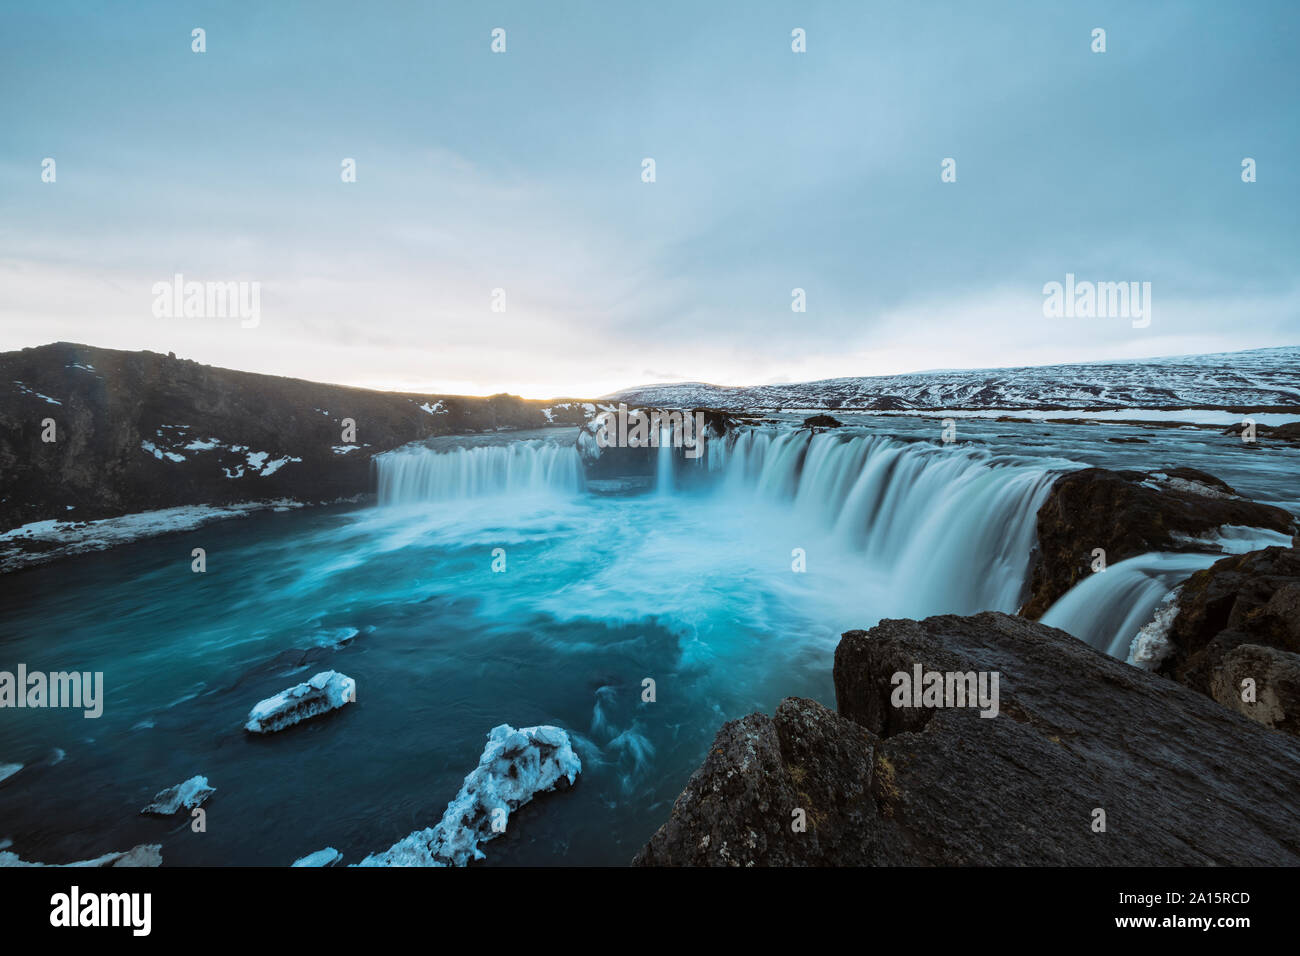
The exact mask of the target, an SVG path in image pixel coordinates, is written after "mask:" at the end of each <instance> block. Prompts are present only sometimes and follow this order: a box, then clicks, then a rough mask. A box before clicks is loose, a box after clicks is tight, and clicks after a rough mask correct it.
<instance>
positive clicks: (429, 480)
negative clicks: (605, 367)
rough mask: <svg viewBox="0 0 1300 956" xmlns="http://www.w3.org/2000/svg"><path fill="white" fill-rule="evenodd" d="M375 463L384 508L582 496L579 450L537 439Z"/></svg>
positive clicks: (406, 451) (385, 457)
mask: <svg viewBox="0 0 1300 956" xmlns="http://www.w3.org/2000/svg"><path fill="white" fill-rule="evenodd" d="M374 460H375V464H376V467H377V468H378V474H379V503H380V504H381V505H395V504H410V503H413V502H419V501H441V500H447V499H456V498H473V497H479V496H483V495H495V494H514V495H521V494H542V493H561V494H578V493H580V492H581V491H582V490H583V478H582V464H581V461H580V459H579V457H578V452H577V449H575V448H574V447H573V446H572V445H561V444H557V443H555V442H547V441H541V440H537V439H532V440H527V441H515V442H511V443H510V444H508V445H480V446H478V447H474V448H454V449H450V450H448V451H436V450H434V449H432V448H429V447H427V446H423V445H405V446H403V447H401V448H398V449H395V450H394V451H390V452H385V453H384V454H382V455H376V456H375V459H374Z"/></svg>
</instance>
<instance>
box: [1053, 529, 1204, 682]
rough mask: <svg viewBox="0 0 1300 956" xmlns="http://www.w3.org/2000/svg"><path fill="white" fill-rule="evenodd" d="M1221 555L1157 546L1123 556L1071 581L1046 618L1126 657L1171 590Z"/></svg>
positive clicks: (1120, 656) (1082, 638) (1055, 625)
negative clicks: (1158, 548) (1173, 551)
mask: <svg viewBox="0 0 1300 956" xmlns="http://www.w3.org/2000/svg"><path fill="white" fill-rule="evenodd" d="M1221 557H1223V555H1221V554H1164V553H1159V552H1152V553H1150V554H1140V555H1138V556H1137V557H1135V558H1129V559H1128V560H1126V561H1120V562H1118V563H1116V564H1112V565H1111V566H1110V567H1108V568H1107V569H1106V570H1105V571H1097V572H1096V573H1094V574H1093V575H1092V576H1090V577H1088V578H1085V579H1084V580H1083V581H1081V582H1079V583H1078V584H1076V585H1075V586H1074V587H1072V588H1071V589H1070V590H1069V591H1068V592H1066V594H1065V595H1064V596H1062V597H1061V599H1060V600H1058V601H1057V602H1056V603H1055V604H1053V605H1052V606H1051V607H1050V608H1048V609H1047V613H1046V614H1044V615H1043V616H1042V618H1041V620H1042V623H1044V624H1047V625H1050V626H1051V627H1059V628H1060V629H1061V630H1063V631H1067V632H1069V633H1070V634H1073V635H1074V636H1075V637H1077V638H1079V639H1080V640H1081V641H1084V642H1085V643H1087V644H1088V645H1090V646H1092V647H1095V648H1096V649H1097V650H1099V651H1105V652H1106V653H1107V654H1109V655H1111V656H1112V657H1118V658H1120V659H1121V660H1124V659H1126V658H1127V657H1128V652H1129V646H1130V645H1131V644H1132V643H1133V638H1134V637H1135V636H1136V635H1137V632H1138V631H1139V630H1140V629H1141V627H1142V625H1144V624H1146V623H1147V622H1148V621H1150V620H1151V618H1152V617H1153V616H1154V615H1155V612H1156V608H1157V607H1159V606H1160V602H1161V601H1163V600H1164V599H1165V597H1166V596H1167V595H1168V594H1169V592H1170V591H1172V590H1173V589H1174V588H1176V587H1177V586H1178V585H1179V584H1180V583H1182V582H1183V581H1184V580H1186V579H1187V577H1188V576H1189V575H1191V574H1193V573H1194V572H1196V571H1199V570H1201V569H1202V568H1208V567H1209V566H1210V565H1211V564H1213V563H1214V562H1215V561H1217V560H1219V558H1221Z"/></svg>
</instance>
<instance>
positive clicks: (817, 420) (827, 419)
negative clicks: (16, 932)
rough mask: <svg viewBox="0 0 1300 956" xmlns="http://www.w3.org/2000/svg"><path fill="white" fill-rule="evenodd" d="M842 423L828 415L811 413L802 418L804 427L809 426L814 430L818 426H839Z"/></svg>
mask: <svg viewBox="0 0 1300 956" xmlns="http://www.w3.org/2000/svg"><path fill="white" fill-rule="evenodd" d="M843 424H844V423H843V422H841V421H840V420H839V419H837V418H832V417H831V416H830V415H811V416H809V417H808V418H805V419H804V420H803V427H804V428H811V429H812V430H813V431H814V432H816V431H817V430H818V429H819V428H839V427H841V426H842V425H843Z"/></svg>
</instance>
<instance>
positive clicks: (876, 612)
mask: <svg viewBox="0 0 1300 956" xmlns="http://www.w3.org/2000/svg"><path fill="white" fill-rule="evenodd" d="M671 437H672V436H671V432H665V433H664V434H662V435H661V436H660V438H661V440H660V446H659V448H658V449H657V450H656V451H655V452H653V453H652V454H653V456H654V458H653V467H654V471H655V497H656V498H661V499H672V500H673V502H674V507H673V508H672V509H670V510H665V511H662V512H661V513H660V515H659V516H658V517H657V518H655V519H653V520H655V521H656V523H657V525H658V526H657V527H655V528H654V530H653V533H652V535H651V536H650V537H649V538H647V539H645V540H642V541H639V542H638V543H636V544H633V543H632V539H631V538H627V539H625V546H624V550H625V551H627V553H628V555H629V556H630V555H632V554H636V555H637V556H638V560H637V561H635V562H632V563H631V564H630V565H627V566H625V565H624V562H623V561H620V562H619V567H620V568H621V570H620V572H619V573H621V574H625V575H626V574H629V573H631V574H635V575H636V576H638V577H640V578H643V579H644V580H643V581H642V582H641V583H642V585H643V588H644V590H643V591H638V593H639V594H644V593H653V594H659V595H660V596H661V597H662V596H663V595H666V594H670V593H677V594H679V595H680V601H681V602H685V603H686V604H690V603H691V602H693V601H694V602H700V601H702V600H703V597H702V595H701V593H700V592H699V591H698V590H697V591H695V592H694V593H695V596H694V597H692V596H691V593H690V591H689V589H690V588H691V587H695V586H696V585H698V582H699V581H700V580H703V578H704V577H709V579H710V580H715V579H717V580H716V581H715V585H716V586H717V587H724V586H725V581H724V580H722V579H718V576H719V575H720V576H721V578H723V579H725V578H726V576H727V574H728V573H729V569H728V564H726V563H724V564H723V565H722V566H718V561H719V558H718V557H717V555H716V548H717V547H718V546H719V542H718V541H705V540H703V539H702V537H701V536H704V537H706V538H707V537H710V536H711V535H710V531H709V530H708V529H709V528H710V527H712V528H713V529H714V534H715V535H717V534H723V533H724V532H723V529H724V528H725V529H726V531H725V534H726V535H727V536H730V537H729V539H728V540H730V541H731V542H732V543H731V545H730V547H732V548H740V549H742V550H745V551H750V552H753V554H754V558H755V560H761V562H769V561H771V562H786V563H787V566H788V567H789V568H790V570H795V568H794V563H793V559H794V558H795V556H796V555H797V554H801V555H802V557H801V558H800V560H802V561H803V562H804V564H805V566H806V571H804V574H803V576H806V577H807V578H808V579H809V580H808V582H807V583H808V585H809V587H808V588H800V587H798V586H797V584H796V583H795V582H797V581H798V578H799V577H800V576H799V575H796V576H793V577H792V576H790V575H789V574H788V573H787V575H786V579H785V580H786V581H789V582H790V583H789V584H787V583H785V582H781V581H778V580H773V581H769V582H768V584H767V585H766V587H768V588H775V589H777V590H779V591H781V592H783V593H787V592H788V595H793V594H796V593H801V594H803V598H802V600H812V601H814V602H821V604H822V605H823V606H824V607H825V608H826V609H827V610H829V608H830V607H831V606H832V605H834V606H836V607H837V608H846V607H847V608H856V609H857V610H856V611H854V612H853V613H855V614H858V615H864V616H863V617H862V618H858V619H855V620H854V621H853V624H854V626H869V625H870V624H872V623H874V622H875V620H878V619H879V617H881V616H904V617H916V618H920V617H925V616H928V615H931V614H939V613H954V614H973V613H976V612H978V611H983V610H1001V611H1009V612H1014V611H1015V610H1017V608H1018V607H1019V606H1020V604H1021V603H1022V601H1023V600H1024V597H1025V595H1026V581H1027V577H1028V571H1029V563H1030V558H1031V555H1032V550H1033V548H1034V545H1035V542H1036V531H1037V515H1038V509H1039V507H1040V506H1041V505H1042V503H1043V500H1044V499H1045V498H1046V496H1047V494H1048V492H1049V491H1050V489H1051V484H1052V481H1053V480H1054V479H1055V477H1056V476H1057V475H1059V474H1060V473H1061V471H1063V470H1067V469H1069V468H1071V467H1078V466H1077V465H1075V464H1073V463H1070V462H1065V461H1062V460H1059V459H1047V458H1031V457H1018V456H1012V455H993V454H991V453H989V452H988V451H986V450H984V449H982V448H980V447H978V446H974V445H961V444H952V445H942V444H935V443H933V442H906V441H900V440H898V439H896V438H891V437H885V436H879V435H861V434H859V435H846V434H838V433H835V432H824V433H821V434H817V435H813V434H811V433H810V432H809V431H808V430H805V429H797V430H796V429H791V428H780V427H765V428H751V429H745V430H743V431H741V432H739V433H738V434H735V435H733V436H731V437H730V438H729V439H728V440H726V441H714V442H711V443H709V445H708V446H707V449H706V452H707V463H708V468H707V472H706V473H705V477H706V481H705V482H704V483H703V484H702V485H696V486H689V485H688V486H686V487H683V486H682V484H681V483H680V482H679V481H677V480H676V476H675V472H674V467H675V461H674V454H675V452H676V449H674V448H673V446H672V440H671ZM375 461H376V462H377V464H378V471H379V500H380V503H381V504H385V505H387V504H412V503H417V502H430V501H436V500H444V501H446V500H463V499H470V498H479V497H485V496H489V495H506V494H508V495H511V496H536V495H544V494H555V493H560V494H562V495H563V496H566V497H570V498H573V497H575V496H578V493H580V492H581V490H582V489H583V487H584V482H583V475H582V465H581V459H580V458H579V456H578V454H577V452H576V450H575V449H574V448H573V447H572V446H569V445H567V444H557V443H554V442H546V441H539V440H526V441H515V442H511V443H509V444H505V445H494V446H492V445H489V446H480V447H476V448H470V449H463V448H458V449H454V450H451V451H445V452H437V451H434V450H432V449H429V448H426V447H420V446H407V447H406V448H403V449H399V450H397V451H395V452H390V453H388V454H385V455H380V456H378V457H377V458H376V459H375ZM627 507H629V508H630V505H629V506H627ZM746 514H747V515H748V516H749V520H750V522H751V523H752V525H753V527H752V528H746V526H745V524H746V519H745V515H746ZM572 520H580V519H572ZM602 520H603V521H605V522H607V524H606V528H607V530H609V532H610V533H616V532H614V530H613V529H612V528H611V527H610V526H609V524H608V520H609V519H608V518H604V519H602ZM737 535H739V537H736V536H737ZM1272 538H1276V539H1278V540H1272V539H1270V538H1268V536H1267V534H1266V533H1264V532H1260V531H1258V529H1235V528H1229V529H1222V533H1221V534H1220V535H1219V536H1218V537H1217V538H1215V539H1214V540H1209V539H1207V540H1206V542H1205V544H1206V548H1205V551H1206V553H1201V554H1160V553H1152V554H1144V555H1140V556H1138V557H1135V558H1131V559H1129V560H1127V561H1123V562H1120V563H1118V564H1115V565H1112V566H1111V567H1110V568H1108V569H1107V570H1106V571H1104V572H1098V573H1097V574H1094V575H1092V576H1090V577H1089V578H1088V579H1086V580H1084V581H1082V582H1081V583H1080V584H1078V585H1076V586H1075V587H1074V588H1073V589H1072V590H1071V591H1070V592H1069V593H1067V594H1066V595H1064V596H1063V597H1062V598H1061V599H1060V600H1058V601H1057V602H1056V604H1054V605H1053V606H1052V607H1051V608H1050V609H1049V610H1048V611H1047V613H1046V614H1045V615H1044V616H1043V618H1042V620H1043V623H1045V624H1048V625H1051V626H1053V627H1059V628H1061V629H1062V630H1065V631H1068V632H1069V633H1071V634H1074V635H1075V636H1076V637H1078V638H1080V639H1081V640H1083V641H1085V642H1087V643H1088V644H1090V645H1091V646H1093V647H1095V648H1097V649H1098V650H1101V651H1104V652H1106V653H1108V654H1111V655H1113V656H1116V657H1120V658H1125V657H1127V655H1128V652H1129V648H1130V645H1131V643H1132V640H1133V638H1134V636H1135V635H1136V634H1137V632H1138V630H1139V629H1140V628H1141V627H1142V626H1143V625H1144V624H1146V623H1148V622H1149V621H1150V620H1151V618H1152V615H1153V614H1154V613H1155V611H1156V609H1157V608H1158V606H1159V605H1160V602H1161V601H1162V600H1164V599H1165V598H1166V597H1167V596H1168V594H1169V592H1170V591H1171V590H1172V589H1173V588H1174V587H1176V586H1177V585H1178V584H1179V583H1180V582H1181V581H1183V580H1184V579H1186V578H1187V577H1188V576H1189V575H1190V574H1192V573H1193V572H1194V571H1197V570H1199V569H1201V568H1204V567H1208V566H1209V565H1210V564H1212V563H1214V561H1215V560H1217V559H1218V558H1219V557H1221V556H1222V554H1221V551H1222V550H1228V551H1240V550H1243V549H1244V550H1250V549H1252V548H1254V547H1263V546H1265V545H1266V544H1276V543H1279V542H1282V543H1284V542H1285V536H1279V535H1273V536H1272ZM1238 539H1240V540H1238ZM651 541H653V542H656V544H655V546H654V552H653V554H654V557H651V552H650V551H647V550H643V549H644V548H645V546H646V544H647V543H648V542H651ZM778 549H782V550H778ZM616 550H617V547H616ZM1211 551H1213V552H1216V553H1210V552H1211ZM723 560H724V561H725V559H723ZM747 560H748V559H747ZM743 567H744V564H743V563H737V564H735V566H734V569H733V570H732V571H731V572H730V573H734V574H736V575H738V576H739V578H737V579H736V586H741V584H742V581H741V579H743V577H744V575H745V574H746V573H747V572H746V571H744V570H743ZM629 568H630V569H631V570H629ZM691 568H694V569H695V570H694V571H693V572H692V571H691V570H690V569H691ZM683 576H685V577H687V578H690V579H691V580H687V581H683V580H682V578H683ZM597 580H598V579H596V578H589V579H588V580H587V582H586V587H587V589H588V590H590V587H593V586H594V585H595V583H596V581H597ZM755 583H756V582H754V581H745V582H744V585H745V586H747V587H748V586H753V585H754V584H755ZM683 584H684V585H686V586H687V588H688V592H687V593H681V592H680V587H681V586H682V585H683ZM574 587H575V586H571V588H570V597H571V598H573V597H574V596H575V591H574ZM584 593H586V592H585V591H584ZM788 595H787V596H788ZM586 596H587V598H588V599H589V600H590V601H591V602H593V607H595V606H603V608H604V610H605V611H607V612H608V611H609V610H610V609H611V604H612V603H617V602H612V601H611V599H610V597H609V596H608V593H606V596H605V597H601V595H599V594H597V593H594V592H592V593H588V594H586ZM643 602H644V599H643V598H637V599H636V601H634V604H635V606H627V607H626V608H624V609H623V611H622V613H621V616H622V617H623V618H625V619H629V620H630V619H634V618H636V617H637V616H638V613H656V612H657V613H660V614H663V613H670V614H673V615H677V616H684V617H685V618H687V619H691V620H697V619H698V618H699V617H700V616H703V617H708V616H709V615H708V613H707V612H705V611H704V609H703V608H702V607H697V608H696V611H699V612H701V613H700V614H699V615H697V614H694V613H692V612H691V611H690V610H689V609H688V608H686V607H680V608H673V609H671V610H670V609H669V608H667V607H665V606H664V602H663V601H651V602H649V604H643ZM582 604H583V602H581V601H579V602H578V605H582ZM570 610H571V611H572V612H573V613H579V614H580V613H582V609H581V607H579V606H575V607H574V608H572V609H570Z"/></svg>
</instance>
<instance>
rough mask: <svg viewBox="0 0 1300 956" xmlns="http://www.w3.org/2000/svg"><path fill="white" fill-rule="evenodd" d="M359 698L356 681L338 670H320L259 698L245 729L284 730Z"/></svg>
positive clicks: (253, 730) (250, 712) (260, 730)
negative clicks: (272, 694) (304, 679)
mask: <svg viewBox="0 0 1300 956" xmlns="http://www.w3.org/2000/svg"><path fill="white" fill-rule="evenodd" d="M356 699H357V682H356V681H354V680H353V679H352V678H351V677H348V676H346V675H344V674H340V673H339V672H338V671H321V672H320V673H319V674H317V675H316V676H315V677H313V678H312V679H311V680H309V681H306V682H305V683H302V684H298V685H296V686H294V687H290V688H289V689H288V690H282V691H280V693H278V694H276V695H275V696H274V697H268V698H266V700H260V701H258V702H257V703H256V704H255V705H254V706H253V709H252V710H250V711H249V712H248V723H246V724H244V729H245V730H247V731H248V732H249V733H253V734H269V733H272V732H273V731H276V730H283V729H284V728H285V727H290V726H292V725H293V724H296V723H298V722H300V721H303V720H306V719H308V718H309V717H315V716H317V715H319V714H324V713H327V712H329V711H331V710H337V709H338V708H340V707H342V706H343V705H344V704H347V703H350V702H351V701H354V700H356Z"/></svg>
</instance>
